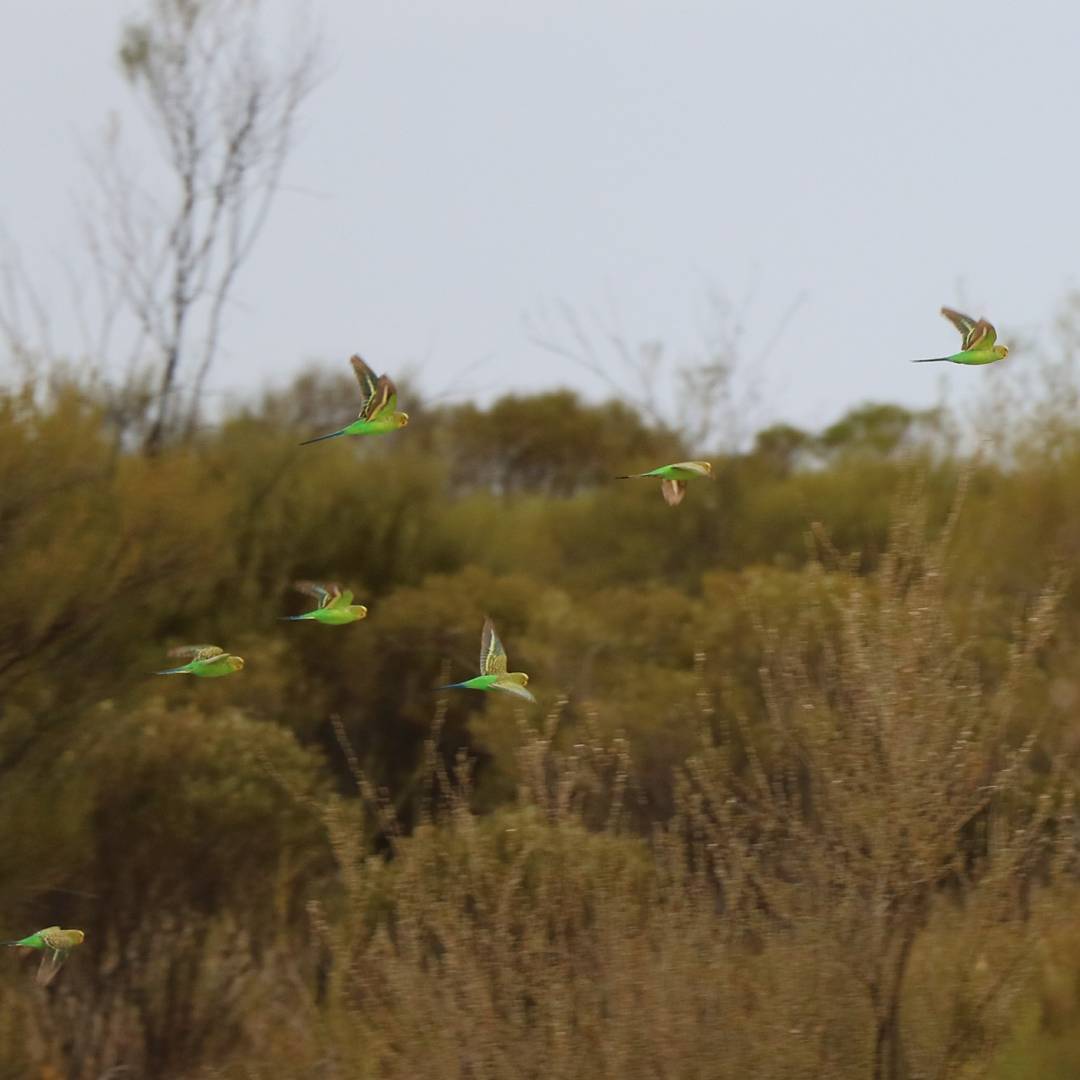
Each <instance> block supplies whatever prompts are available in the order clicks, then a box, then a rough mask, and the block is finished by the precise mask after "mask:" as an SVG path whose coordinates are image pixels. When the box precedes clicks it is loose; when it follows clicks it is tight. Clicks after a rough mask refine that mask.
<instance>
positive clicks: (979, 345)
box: [912, 307, 1009, 365]
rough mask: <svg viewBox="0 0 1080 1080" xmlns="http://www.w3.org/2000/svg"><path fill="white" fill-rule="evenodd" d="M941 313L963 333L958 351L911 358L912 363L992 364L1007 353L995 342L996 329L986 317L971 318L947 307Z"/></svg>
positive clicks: (1007, 351) (1005, 348)
mask: <svg viewBox="0 0 1080 1080" xmlns="http://www.w3.org/2000/svg"><path fill="white" fill-rule="evenodd" d="M941 314H942V315H944V316H945V318H946V319H948V320H949V322H951V323H952V324H953V326H955V327H956V329H957V330H959V331H960V333H961V334H962V335H963V341H962V343H961V345H962V347H961V350H960V352H958V353H953V354H952V356H930V357H927V358H926V359H925V360H913V361H912V363H913V364H942V363H945V362H946V361H947V362H948V363H950V364H968V365H980V364H992V363H994V362H995V361H997V360H1004V359H1005V357H1006V356H1008V355H1009V350H1008V348H1007V347H1006V346H1004V345H998V344H996V342H997V331H996V330H995V329H994V327H993V326H992V325H991V324H990V323H988V322H987V321H986V319H973V318H972V317H971V316H970V315H964V314H963V313H962V312H959V311H954V310H953V309H952V308H947V307H943V308H942V309H941Z"/></svg>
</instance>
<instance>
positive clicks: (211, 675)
mask: <svg viewBox="0 0 1080 1080" xmlns="http://www.w3.org/2000/svg"><path fill="white" fill-rule="evenodd" d="M169 656H176V657H182V656H188V657H190V658H191V659H190V660H189V661H188V663H186V664H184V665H182V666H181V667H174V668H166V670H165V671H155V672H154V674H155V675H198V676H199V678H201V679H218V678H220V677H221V676H222V675H231V674H232V673H233V672H234V671H240V670H241V669H242V668H243V666H244V661H243V658H242V657H239V656H230V655H229V654H228V653H227V652H226V651H225V650H224V649H219V648H218V647H217V646H216V645H179V646H177V647H176V648H175V649H170V650H169Z"/></svg>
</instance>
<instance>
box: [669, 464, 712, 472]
mask: <svg viewBox="0 0 1080 1080" xmlns="http://www.w3.org/2000/svg"><path fill="white" fill-rule="evenodd" d="M671 468H673V469H682V470H683V472H688V473H690V474H691V475H692V476H712V463H711V462H709V461H680V462H679V463H678V464H676V465H672V466H671Z"/></svg>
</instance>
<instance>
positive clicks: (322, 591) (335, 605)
mask: <svg viewBox="0 0 1080 1080" xmlns="http://www.w3.org/2000/svg"><path fill="white" fill-rule="evenodd" d="M293 588H294V589H296V590H297V591H298V592H302V593H306V594H307V595H308V596H314V597H315V599H316V600H318V601H319V606H318V607H317V608H316V609H315V610H314V611H305V612H304V613H303V615H283V616H282V619H283V620H284V621H286V622H299V621H300V620H301V619H311V620H313V621H314V622H320V623H322V624H323V625H324V626H345V625H346V624H348V623H352V622H356V621H357V620H359V619H362V618H363V617H364V616H365V615H367V608H366V607H364V605H363V604H354V603H353V602H352V601H353V594H352V593H351V592H349V591H348V590H347V589H346V590H345V592H342V591H341V589H340V588H339V587H338V586H337V585H320V584H319V583H318V582H315V581H297V582H294V583H293Z"/></svg>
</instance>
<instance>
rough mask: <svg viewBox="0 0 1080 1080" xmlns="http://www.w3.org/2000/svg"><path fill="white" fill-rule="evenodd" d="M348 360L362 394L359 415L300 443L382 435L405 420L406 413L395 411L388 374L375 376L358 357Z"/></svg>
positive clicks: (407, 416)
mask: <svg viewBox="0 0 1080 1080" xmlns="http://www.w3.org/2000/svg"><path fill="white" fill-rule="evenodd" d="M349 363H350V364H352V366H353V371H355V372H356V380H357V382H359V383H360V391H361V393H362V394H363V395H364V405H363V408H361V410H360V415H359V416H358V417H357V418H356V419H355V420H354V421H353V422H352V423H351V424H347V425H346V426H345V427H343V428H339V429H338V430H337V431H331V432H330V434H329V435H318V436H316V437H315V438H314V439H306V440H305V441H304V442H302V443H301V444H300V445H301V446H307V445H308V444H309V443H316V442H322V441H323V439H336V438H337V437H338V436H339V435H383V434H385V433H386V432H388V431H397V429H398V428H403V427H404V426H405V425H406V424H407V423H408V422H409V414H408V413H403V412H398V411H397V387H396V386H394V384H393V381H392V380H391V379H390V376H389V375H379V376H378V377H376V375H375V372H374V371H372V370H371V368H369V367H368V366H367V364H365V363H364V361H363V360H361V359H360V357H359V356H352V357H350V358H349Z"/></svg>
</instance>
